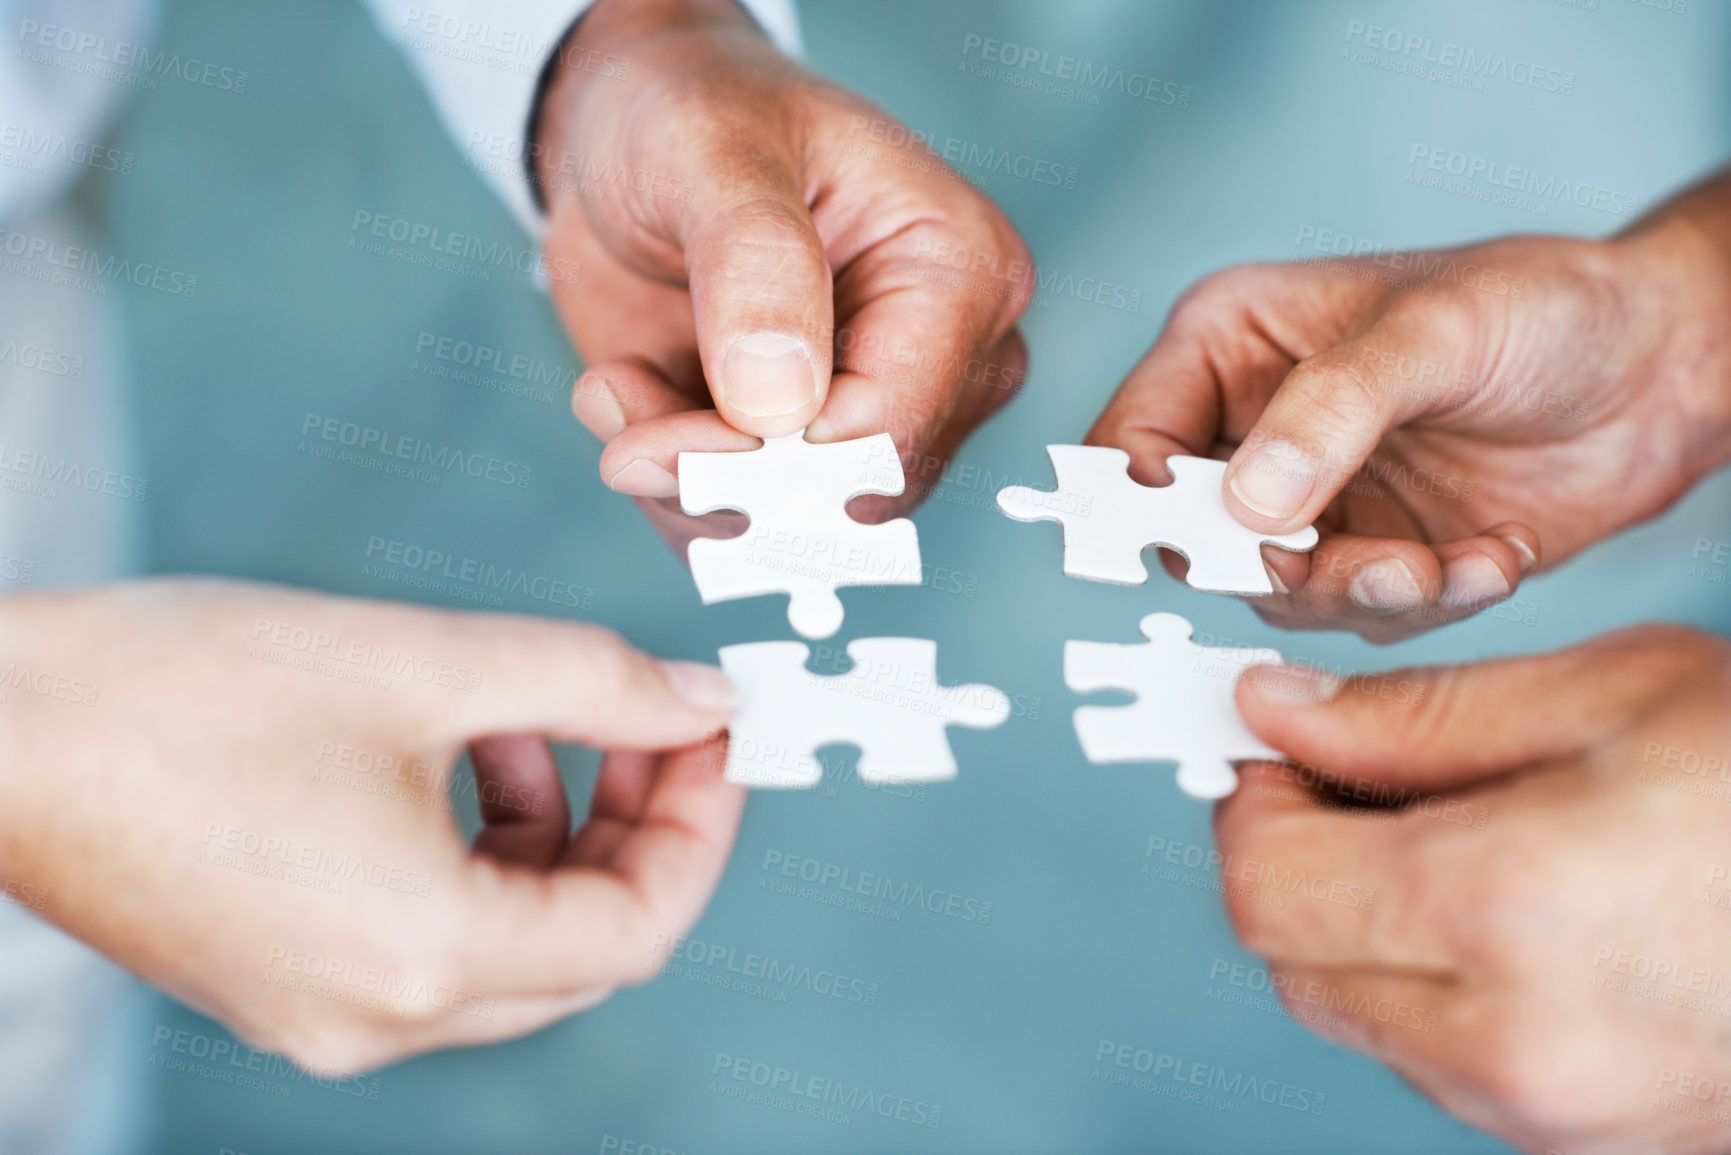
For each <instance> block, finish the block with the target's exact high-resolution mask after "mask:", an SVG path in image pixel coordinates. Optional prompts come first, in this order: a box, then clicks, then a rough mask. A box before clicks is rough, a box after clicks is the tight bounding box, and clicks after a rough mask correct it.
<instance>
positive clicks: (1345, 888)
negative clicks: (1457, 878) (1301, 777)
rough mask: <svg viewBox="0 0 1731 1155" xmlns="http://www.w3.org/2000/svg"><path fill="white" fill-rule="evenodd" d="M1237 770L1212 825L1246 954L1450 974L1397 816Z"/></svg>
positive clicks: (1271, 773)
mask: <svg viewBox="0 0 1731 1155" xmlns="http://www.w3.org/2000/svg"><path fill="white" fill-rule="evenodd" d="M1239 774H1240V781H1239V788H1238V789H1237V790H1236V791H1235V792H1234V793H1233V794H1231V795H1230V796H1229V797H1227V798H1226V799H1225V800H1224V801H1222V802H1221V803H1220V805H1219V806H1218V807H1217V808H1216V809H1215V812H1214V830H1215V839H1216V842H1217V845H1218V848H1219V850H1220V854H1221V859H1222V861H1221V885H1222V892H1223V894H1224V897H1225V900H1226V910H1227V914H1228V915H1229V916H1230V918H1231V920H1232V926H1233V931H1234V933H1236V934H1237V936H1238V939H1239V941H1240V942H1242V943H1243V944H1244V946H1245V948H1246V949H1247V950H1250V951H1252V952H1253V953H1255V954H1259V955H1262V956H1264V957H1265V958H1269V959H1273V960H1275V961H1276V962H1279V963H1282V964H1287V965H1301V966H1308V967H1332V968H1358V967H1371V968H1381V969H1404V970H1414V971H1420V972H1424V973H1427V974H1447V973H1449V972H1451V971H1452V970H1453V969H1454V967H1455V965H1456V958H1455V952H1454V951H1453V949H1452V948H1451V947H1450V945H1449V943H1448V941H1447V938H1446V933H1445V927H1446V926H1447V920H1446V919H1445V918H1442V917H1438V910H1437V908H1436V906H1435V903H1436V901H1437V896H1436V895H1434V894H1424V893H1421V890H1420V888H1421V886H1422V885H1424V882H1425V880H1426V879H1427V877H1429V876H1428V875H1427V873H1426V872H1425V871H1424V870H1423V867H1422V860H1423V855H1424V846H1425V836H1424V834H1423V832H1422V831H1419V830H1417V829H1416V828H1415V827H1414V826H1413V825H1412V824H1411V823H1410V822H1409V821H1407V820H1406V818H1405V817H1404V816H1391V815H1387V814H1386V813H1384V814H1382V815H1379V814H1377V813H1374V812H1363V813H1353V812H1346V811H1341V810H1337V809H1327V808H1325V807H1324V806H1323V804H1322V801H1321V799H1320V798H1318V797H1317V796H1316V795H1315V794H1314V793H1313V792H1312V791H1310V790H1309V789H1306V788H1304V787H1302V786H1299V785H1296V784H1294V783H1292V782H1290V781H1287V780H1284V779H1283V775H1282V774H1281V772H1280V770H1279V768H1277V767H1273V766H1269V765H1267V764H1261V765H1256V766H1247V767H1244V768H1243V769H1241V770H1240V772H1239ZM1390 818H1392V819H1393V820H1392V821H1391V820H1390Z"/></svg>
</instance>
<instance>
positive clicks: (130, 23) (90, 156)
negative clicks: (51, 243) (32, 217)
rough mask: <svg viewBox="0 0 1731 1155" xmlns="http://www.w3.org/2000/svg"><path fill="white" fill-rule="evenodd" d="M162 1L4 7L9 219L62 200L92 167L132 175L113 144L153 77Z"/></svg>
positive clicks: (1, 92) (52, 0)
mask: <svg viewBox="0 0 1731 1155" xmlns="http://www.w3.org/2000/svg"><path fill="white" fill-rule="evenodd" d="M155 8H156V5H155V4H154V3H153V2H152V0H12V2H11V3H7V4H4V5H0V12H4V13H5V15H6V18H7V20H8V21H10V23H6V24H3V25H0V28H4V30H5V32H6V38H7V39H8V40H10V42H11V43H10V44H9V45H7V47H6V49H5V50H4V51H0V221H7V220H16V219H17V218H19V217H20V216H22V215H24V214H25V213H26V212H29V211H30V210H31V209H34V208H37V207H39V206H41V205H45V204H48V203H49V202H51V201H53V200H55V199H57V198H58V197H59V196H60V194H61V193H63V192H65V191H66V190H67V188H68V187H70V186H71V185H72V184H73V183H74V182H75V181H77V180H78V178H79V177H80V176H82V175H83V174H84V170H85V168H86V167H97V168H108V169H110V170H111V171H112V170H113V169H115V168H118V167H119V166H120V165H121V163H122V162H123V161H124V163H125V165H126V170H127V171H131V164H132V162H131V159H130V154H121V153H119V152H117V151H116V150H115V149H112V148H109V147H107V146H106V145H105V144H104V143H103V134H104V130H105V129H106V127H107V125H108V122H109V120H110V119H112V117H113V116H114V113H115V112H116V111H117V110H118V109H119V108H120V106H121V104H122V103H124V101H125V98H126V97H127V96H128V95H129V94H130V93H131V92H132V91H133V86H134V85H138V84H141V83H142V82H144V81H148V80H149V79H150V78H149V77H148V76H141V72H140V70H139V69H138V68H137V67H135V66H134V65H135V63H136V61H137V59H138V56H139V53H140V51H141V49H142V46H143V44H144V42H145V40H146V39H147V38H148V37H149V35H150V29H151V25H152V23H153V18H154V16H155Z"/></svg>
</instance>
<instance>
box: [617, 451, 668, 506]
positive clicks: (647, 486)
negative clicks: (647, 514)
mask: <svg viewBox="0 0 1731 1155" xmlns="http://www.w3.org/2000/svg"><path fill="white" fill-rule="evenodd" d="M607 488H608V489H611V490H612V491H613V492H615V493H623V494H625V495H627V496H628V497H678V496H679V479H678V478H677V477H674V476H673V475H672V474H671V473H669V472H667V471H666V470H665V469H663V468H661V467H660V466H659V465H657V464H655V463H654V462H653V461H650V460H649V459H648V458H645V457H639V458H638V459H637V460H636V461H633V462H632V463H631V464H630V465H627V466H626V467H625V468H624V469H621V470H620V471H619V472H618V473H615V474H614V475H613V476H612V477H611V478H609V479H608V481H607Z"/></svg>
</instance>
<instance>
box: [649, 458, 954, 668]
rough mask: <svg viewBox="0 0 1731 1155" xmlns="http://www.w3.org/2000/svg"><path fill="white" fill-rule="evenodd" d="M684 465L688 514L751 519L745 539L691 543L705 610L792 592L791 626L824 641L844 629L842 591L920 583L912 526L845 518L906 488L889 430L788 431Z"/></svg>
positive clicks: (682, 461)
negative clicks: (857, 434)
mask: <svg viewBox="0 0 1731 1155" xmlns="http://www.w3.org/2000/svg"><path fill="white" fill-rule="evenodd" d="M678 468H679V503H680V507H681V508H682V509H684V510H685V512H686V513H689V514H693V515H699V514H705V513H714V512H715V511H716V510H720V509H732V510H738V511H739V512H740V513H743V514H745V515H746V516H747V517H748V518H749V519H750V521H751V524H750V525H749V526H748V527H747V528H746V530H745V532H744V533H743V534H741V535H739V536H738V537H731V538H698V539H697V540H695V541H693V542H692V543H691V546H690V549H689V550H688V552H687V560H688V561H689V562H690V565H691V577H692V580H693V581H695V582H696V583H697V592H698V594H699V595H700V596H701V597H702V598H703V604H704V605H712V604H713V603H715V602H721V601H730V600H732V599H734V598H749V597H757V596H759V595H762V594H776V593H785V594H787V595H788V603H787V620H788V622H789V623H790V624H791V625H792V626H793V628H794V629H795V630H796V631H798V632H799V633H800V634H801V635H803V636H804V637H808V638H826V637H829V636H830V635H831V634H833V633H835V632H836V631H837V630H838V629H840V628H841V623H842V616H843V609H842V604H841V599H840V598H838V597H837V596H836V593H835V591H836V588H837V587H839V586H858V585H918V584H920V581H921V577H922V574H921V569H920V542H919V534H918V532H917V531H916V530H915V529H914V523H913V522H911V521H909V520H908V519H907V518H905V517H903V518H897V519H895V520H894V521H888V522H884V523H883V524H882V525H865V524H862V523H861V522H857V521H855V520H853V519H852V518H851V517H849V516H848V515H847V512H846V507H847V503H848V502H849V501H852V500H853V499H854V498H856V497H859V496H861V495H862V494H867V493H874V494H881V495H884V496H889V497H894V496H896V495H897V494H900V493H901V492H902V489H903V488H904V486H905V484H906V483H905V480H904V479H903V476H902V464H901V459H900V458H899V457H898V456H897V455H896V447H895V442H894V441H892V440H891V439H890V436H889V434H887V433H879V434H876V435H874V436H872V437H861V438H857V439H855V440H853V441H835V442H829V443H827V444H823V445H814V444H812V443H811V442H808V441H807V440H806V439H805V434H804V432H803V431H802V432H800V433H790V434H788V435H787V436H785V437H770V438H765V439H764V443H763V447H762V448H760V449H753V450H747V451H745V452H740V453H681V454H680V455H679V466H678Z"/></svg>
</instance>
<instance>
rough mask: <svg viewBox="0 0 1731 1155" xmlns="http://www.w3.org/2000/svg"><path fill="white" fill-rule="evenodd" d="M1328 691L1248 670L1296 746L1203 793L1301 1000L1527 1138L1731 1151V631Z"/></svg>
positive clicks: (1271, 720)
mask: <svg viewBox="0 0 1731 1155" xmlns="http://www.w3.org/2000/svg"><path fill="white" fill-rule="evenodd" d="M1328 689H1329V685H1328V683H1327V681H1326V680H1321V681H1319V680H1318V679H1317V678H1316V677H1315V671H1306V670H1300V669H1289V668H1287V667H1257V668H1255V669H1252V670H1251V671H1249V672H1247V673H1246V674H1245V675H1244V677H1243V679H1242V680H1241V681H1240V683H1239V687H1238V704H1239V708H1240V710H1241V711H1242V712H1243V715H1244V719H1245V721H1246V722H1247V723H1249V725H1250V728H1251V729H1252V730H1254V731H1255V732H1256V734H1257V735H1258V736H1259V737H1261V738H1262V739H1264V740H1265V741H1268V742H1270V743H1272V744H1273V745H1275V746H1276V747H1278V748H1280V749H1282V750H1286V751H1288V752H1289V753H1290V754H1291V755H1292V757H1293V758H1294V759H1296V760H1298V761H1299V762H1301V763H1303V764H1305V766H1304V767H1303V768H1298V769H1295V768H1293V767H1290V766H1288V767H1283V768H1276V767H1272V766H1269V765H1268V764H1266V763H1265V764H1261V765H1258V766H1256V767H1253V768H1250V769H1248V770H1247V771H1246V772H1245V774H1244V776H1243V780H1242V783H1241V786H1240V789H1239V790H1238V792H1237V793H1236V794H1234V795H1233V796H1231V797H1230V798H1228V799H1227V800H1226V801H1225V802H1224V803H1222V804H1221V806H1220V807H1219V809H1218V810H1217V811H1216V815H1215V827H1216V836H1217V838H1218V842H1219V850H1220V852H1221V853H1222V855H1223V856H1225V862H1226V865H1225V867H1224V868H1223V872H1224V875H1225V881H1226V884H1227V887H1228V890H1229V897H1228V899H1227V905H1228V910H1229V913H1230V915H1231V919H1232V923H1233V926H1234V928H1235V929H1236V931H1237V933H1238V936H1239V938H1240V939H1241V940H1242V941H1243V942H1244V945H1245V946H1246V947H1247V948H1248V949H1249V950H1252V951H1254V952H1255V953H1257V954H1260V955H1264V956H1266V957H1267V958H1268V959H1269V960H1270V965H1269V969H1270V971H1271V972H1272V975H1273V979H1272V982H1273V985H1274V986H1275V987H1276V988H1277V989H1278V990H1279V991H1280V992H1281V995H1282V997H1283V999H1284V1000H1285V1002H1286V1004H1287V1006H1288V1007H1289V1009H1291V1011H1292V1012H1293V1014H1294V1017H1296V1018H1300V1019H1302V1020H1303V1021H1305V1022H1307V1023H1309V1024H1311V1025H1312V1027H1313V1028H1314V1029H1317V1030H1319V1031H1320V1032H1321V1033H1322V1034H1324V1035H1328V1036H1330V1037H1332V1038H1335V1039H1338V1040H1340V1041H1341V1042H1344V1043H1346V1044H1348V1045H1350V1046H1353V1047H1356V1048H1358V1049H1360V1050H1364V1051H1368V1052H1369V1053H1370V1054H1372V1055H1374V1056H1376V1057H1377V1058H1378V1059H1380V1060H1381V1061H1383V1062H1385V1063H1387V1064H1389V1065H1390V1066H1391V1067H1393V1068H1394V1069H1395V1070H1396V1071H1398V1072H1399V1073H1400V1074H1402V1075H1404V1076H1405V1077H1406V1078H1407V1079H1408V1080H1409V1081H1411V1082H1412V1083H1413V1084H1414V1085H1415V1086H1416V1087H1417V1088H1418V1089H1419V1090H1420V1091H1422V1092H1424V1093H1425V1094H1426V1095H1429V1096H1430V1097H1431V1098H1433V1099H1435V1100H1436V1101H1437V1102H1438V1103H1440V1104H1441V1105H1442V1106H1443V1107H1445V1108H1446V1109H1448V1110H1449V1111H1451V1112H1453V1113H1454V1114H1456V1115H1458V1116H1460V1117H1461V1118H1462V1119H1464V1120H1466V1121H1467V1122H1469V1123H1472V1124H1474V1125H1476V1126H1479V1127H1482V1128H1484V1129H1486V1130H1488V1131H1490V1132H1492V1133H1494V1134H1496V1135H1498V1136H1501V1137H1502V1138H1503V1139H1506V1140H1507V1141H1509V1142H1511V1143H1514V1144H1515V1145H1517V1146H1519V1147H1522V1148H1524V1149H1526V1150H1530V1151H1535V1152H1540V1151H1560V1152H1567V1153H1568V1155H1584V1153H1589V1152H1590V1153H1597V1155H1606V1153H1610V1152H1635V1151H1640V1152H1706V1151H1723V1150H1727V1149H1731V1048H1727V1047H1726V1045H1725V1039H1726V1023H1727V1021H1728V1019H1731V875H1728V873H1727V868H1728V867H1731V787H1727V785H1726V783H1727V781H1731V761H1728V759H1731V643H1728V642H1727V641H1725V640H1724V639H1720V638H1714V637H1712V636H1709V635H1706V634H1702V633H1698V632H1696V631H1693V630H1687V629H1682V628H1678V627H1671V626H1647V627H1641V628H1637V629H1631V630H1625V631H1622V632H1620V633H1616V634H1611V635H1608V636H1606V637H1603V638H1599V639H1597V640H1595V641H1592V642H1589V643H1587V644H1585V645H1581V646H1576V647H1574V648H1573V649H1568V650H1563V651H1561V652H1559V653H1555V654H1548V655H1543V656H1539V657H1530V658H1516V659H1509V660H1503V661H1495V662H1486V663H1482V664H1476V665H1466V666H1455V667H1451V668H1444V669H1431V670H1411V671H1401V672H1399V673H1396V674H1392V675H1388V676H1384V677H1372V678H1367V679H1364V680H1362V681H1359V682H1355V683H1349V684H1348V685H1347V686H1346V687H1343V688H1340V689H1339V690H1338V692H1337V693H1336V694H1335V696H1334V697H1333V698H1332V700H1328V697H1327V690H1328ZM1319 691H1320V692H1319ZM1317 767H1320V768H1321V769H1314V768H1317ZM1360 802H1370V803H1377V804H1381V805H1380V806H1379V807H1378V808H1363V807H1359V806H1357V803H1360ZM1343 803H1344V805H1343ZM1391 804H1392V806H1393V807H1395V808H1393V809H1391V808H1389V807H1390V805H1391ZM1293 879H1302V880H1304V885H1303V886H1302V887H1297V886H1295V885H1294V883H1293V882H1292V880H1293ZM1275 891H1277V892H1279V893H1278V897H1279V898H1280V899H1281V904H1280V905H1274V904H1273V903H1272V902H1270V901H1267V900H1268V899H1269V898H1270V895H1271V892H1275ZM1259 899H1261V900H1263V901H1258V900H1259Z"/></svg>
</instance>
